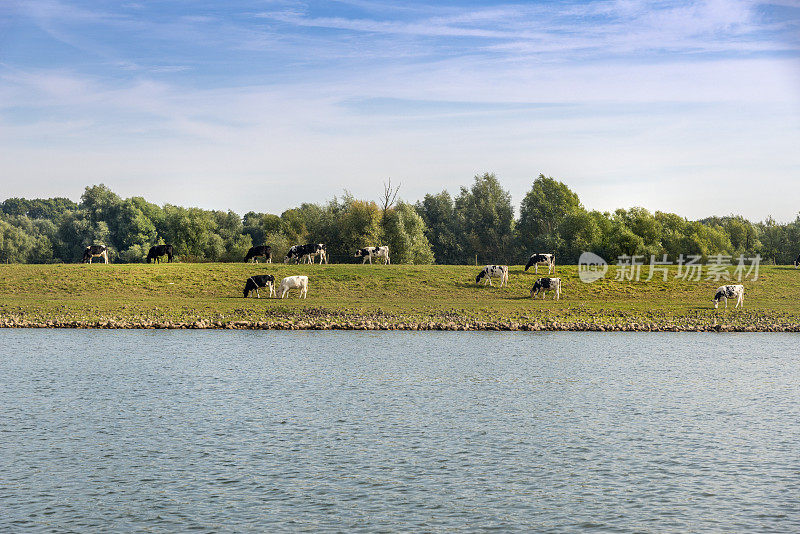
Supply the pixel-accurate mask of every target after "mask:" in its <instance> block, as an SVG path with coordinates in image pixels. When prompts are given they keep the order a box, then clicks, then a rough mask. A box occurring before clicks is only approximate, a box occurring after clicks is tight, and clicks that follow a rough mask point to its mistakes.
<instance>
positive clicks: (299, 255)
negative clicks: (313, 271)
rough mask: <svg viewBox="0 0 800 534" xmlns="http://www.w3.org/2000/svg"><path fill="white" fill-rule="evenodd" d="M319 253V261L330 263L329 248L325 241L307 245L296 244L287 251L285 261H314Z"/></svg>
mask: <svg viewBox="0 0 800 534" xmlns="http://www.w3.org/2000/svg"><path fill="white" fill-rule="evenodd" d="M316 255H319V262H320V264H322V262H323V261H324V262H325V263H328V250H327V249H326V248H325V244H324V243H309V244H307V245H295V246H293V247H292V248H290V249H289V252H287V253H286V257H285V258H284V259H283V263H288V262H289V260H292V259H293V260H295V263H300V262H301V261H302V262H303V263H314V256H316Z"/></svg>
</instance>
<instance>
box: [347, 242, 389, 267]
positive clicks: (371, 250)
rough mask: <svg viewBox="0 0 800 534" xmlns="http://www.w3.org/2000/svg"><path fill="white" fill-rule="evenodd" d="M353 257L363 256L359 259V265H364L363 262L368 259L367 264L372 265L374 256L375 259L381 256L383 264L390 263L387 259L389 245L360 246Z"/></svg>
mask: <svg viewBox="0 0 800 534" xmlns="http://www.w3.org/2000/svg"><path fill="white" fill-rule="evenodd" d="M353 257H355V258H363V259H362V260H361V265H364V263H366V261H367V260H369V264H370V265H372V258H375V259H376V260H377V259H378V258H383V264H384V265H389V264H390V263H392V262H391V261H390V260H389V247H387V246H383V247H365V248H361V249H358V250H357V251H356V253H355V254H354V255H353Z"/></svg>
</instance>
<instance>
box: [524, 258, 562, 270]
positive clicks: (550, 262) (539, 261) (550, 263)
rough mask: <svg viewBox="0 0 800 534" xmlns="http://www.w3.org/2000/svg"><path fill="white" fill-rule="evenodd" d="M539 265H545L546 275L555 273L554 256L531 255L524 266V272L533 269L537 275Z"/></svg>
mask: <svg viewBox="0 0 800 534" xmlns="http://www.w3.org/2000/svg"><path fill="white" fill-rule="evenodd" d="M539 265H547V274H550V273H554V272H555V271H556V255H555V254H533V255H532V256H531V257H530V259H529V260H528V263H527V264H526V265H525V270H526V271H527V270H528V269H530V268H531V266H535V267H534V272H535V273H536V274H539Z"/></svg>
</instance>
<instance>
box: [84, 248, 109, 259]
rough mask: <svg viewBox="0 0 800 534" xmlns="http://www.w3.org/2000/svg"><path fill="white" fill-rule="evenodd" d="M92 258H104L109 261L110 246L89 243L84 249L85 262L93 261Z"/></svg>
mask: <svg viewBox="0 0 800 534" xmlns="http://www.w3.org/2000/svg"><path fill="white" fill-rule="evenodd" d="M92 258H103V261H104V262H105V263H108V247H107V246H105V245H89V246H88V247H86V249H85V250H84V251H83V263H92Z"/></svg>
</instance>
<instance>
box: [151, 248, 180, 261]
mask: <svg viewBox="0 0 800 534" xmlns="http://www.w3.org/2000/svg"><path fill="white" fill-rule="evenodd" d="M165 254H166V256H167V263H172V257H173V256H174V252H173V250H172V245H156V246H154V247H150V251H149V252H148V253H147V263H150V260H153V261H154V262H155V263H159V262H160V261H161V256H164V255H165Z"/></svg>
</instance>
